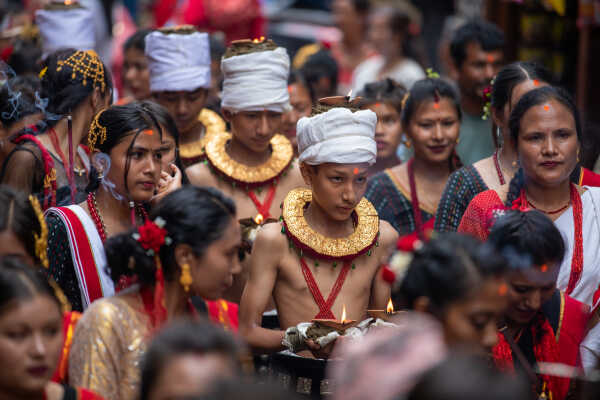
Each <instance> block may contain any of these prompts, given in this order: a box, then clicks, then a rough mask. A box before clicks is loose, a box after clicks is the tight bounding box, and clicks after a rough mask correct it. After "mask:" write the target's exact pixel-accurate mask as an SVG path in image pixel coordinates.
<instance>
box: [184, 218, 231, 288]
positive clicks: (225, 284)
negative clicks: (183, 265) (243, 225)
mask: <svg viewBox="0 0 600 400" xmlns="http://www.w3.org/2000/svg"><path fill="white" fill-rule="evenodd" d="M241 245H242V236H241V232H240V224H239V223H238V222H237V218H234V217H232V218H231V219H230V221H229V225H228V226H227V228H225V231H224V232H223V236H222V237H221V238H220V239H219V240H216V241H215V242H213V243H212V244H211V245H210V246H209V247H208V248H207V249H206V251H205V253H204V255H203V256H202V257H194V262H193V263H192V264H193V265H191V273H192V279H193V284H192V287H193V291H194V293H195V294H196V295H198V296H200V297H202V298H204V299H208V300H216V299H218V298H220V297H221V296H222V294H223V292H225V291H226V290H227V289H229V288H230V287H231V285H232V284H233V275H235V274H238V273H240V272H241V270H242V267H241V266H240V261H239V258H238V251H239V249H240V246H241Z"/></svg>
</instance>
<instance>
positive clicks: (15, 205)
mask: <svg viewBox="0 0 600 400" xmlns="http://www.w3.org/2000/svg"><path fill="white" fill-rule="evenodd" d="M6 231H10V232H12V233H13V234H14V235H15V236H16V238H17V239H18V240H19V241H20V242H21V243H22V244H23V247H24V248H25V250H26V251H27V254H29V256H30V257H31V259H32V260H35V261H36V262H39V261H40V260H38V258H37V256H36V254H35V237H34V235H41V226H40V221H39V220H38V217H37V215H36V213H35V211H34V210H33V207H32V206H31V203H30V202H29V198H28V197H27V196H26V195H25V194H23V193H22V192H19V191H17V190H15V189H13V188H12V187H10V186H8V185H0V232H6Z"/></svg>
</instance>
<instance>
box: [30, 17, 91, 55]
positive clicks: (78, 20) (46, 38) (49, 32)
mask: <svg viewBox="0 0 600 400" xmlns="http://www.w3.org/2000/svg"><path fill="white" fill-rule="evenodd" d="M35 22H36V24H37V26H38V28H39V30H40V36H41V37H42V57H43V58H46V57H47V56H48V54H50V53H53V52H55V51H57V50H64V49H75V50H93V49H94V47H95V45H96V38H95V32H94V16H93V14H92V11H91V10H89V9H87V8H83V7H82V8H71V9H68V10H43V9H41V10H37V11H36V12H35Z"/></svg>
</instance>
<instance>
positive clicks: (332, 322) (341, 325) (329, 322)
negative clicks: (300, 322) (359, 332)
mask: <svg viewBox="0 0 600 400" xmlns="http://www.w3.org/2000/svg"><path fill="white" fill-rule="evenodd" d="M346 317H347V315H346V305H345V304H344V305H343V306H342V318H341V319H340V320H339V321H338V320H337V319H313V320H312V321H311V322H313V323H314V324H317V325H322V326H326V327H328V328H331V329H334V330H336V331H338V332H344V331H345V330H346V329H348V328H352V327H353V326H354V325H356V323H357V321H355V320H353V319H346Z"/></svg>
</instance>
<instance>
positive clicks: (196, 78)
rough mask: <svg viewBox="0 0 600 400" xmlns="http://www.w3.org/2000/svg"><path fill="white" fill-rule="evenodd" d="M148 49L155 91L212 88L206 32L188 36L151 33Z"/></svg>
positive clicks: (148, 38) (151, 88)
mask: <svg viewBox="0 0 600 400" xmlns="http://www.w3.org/2000/svg"><path fill="white" fill-rule="evenodd" d="M145 52H146V57H148V69H149V70H150V90H151V91H152V92H163V91H173V92H174V91H180V90H185V91H188V92H189V91H193V90H196V89H198V88H200V87H202V88H209V87H210V84H211V81H210V44H209V41H208V34H207V33H204V32H203V33H201V32H194V33H192V34H187V35H185V34H176V33H171V34H164V33H162V32H158V31H157V32H152V33H150V34H149V35H147V36H146V50H145Z"/></svg>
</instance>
